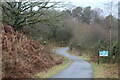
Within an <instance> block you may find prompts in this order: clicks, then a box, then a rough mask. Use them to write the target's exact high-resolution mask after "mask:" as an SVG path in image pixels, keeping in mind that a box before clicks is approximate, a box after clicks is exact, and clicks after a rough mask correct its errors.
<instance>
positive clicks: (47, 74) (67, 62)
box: [33, 48, 72, 78]
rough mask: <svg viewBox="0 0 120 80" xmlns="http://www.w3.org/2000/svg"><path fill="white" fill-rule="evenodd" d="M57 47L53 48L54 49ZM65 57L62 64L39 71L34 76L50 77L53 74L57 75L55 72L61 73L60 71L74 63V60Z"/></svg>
mask: <svg viewBox="0 0 120 80" xmlns="http://www.w3.org/2000/svg"><path fill="white" fill-rule="evenodd" d="M55 49H57V48H55ZM55 49H53V51H54V50H55ZM55 54H56V53H55ZM63 58H64V61H63V62H62V64H60V65H56V66H54V67H52V68H50V69H47V70H46V71H44V72H40V73H37V74H35V75H34V76H33V78H50V77H52V76H53V75H55V74H57V73H59V72H60V71H62V70H64V69H65V68H67V67H68V66H69V65H70V64H71V63H72V61H71V60H69V59H68V58H65V57H63Z"/></svg>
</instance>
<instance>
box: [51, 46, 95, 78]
mask: <svg viewBox="0 0 120 80" xmlns="http://www.w3.org/2000/svg"><path fill="white" fill-rule="evenodd" d="M68 49H69V48H68V47H66V48H59V49H56V50H55V52H56V53H58V54H60V55H63V56H65V57H68V58H69V59H71V60H72V61H73V62H72V64H71V65H70V66H69V67H67V68H66V69H64V70H62V71H61V72H59V73H58V74H56V75H54V76H53V77H52V78H93V69H92V67H91V64H90V63H88V62H86V61H85V60H83V59H81V58H79V57H76V56H72V55H71V54H69V53H68V52H67V50H68Z"/></svg>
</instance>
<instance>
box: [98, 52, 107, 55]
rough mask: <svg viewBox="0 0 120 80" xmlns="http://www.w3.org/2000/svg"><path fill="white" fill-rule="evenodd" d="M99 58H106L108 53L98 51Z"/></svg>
mask: <svg viewBox="0 0 120 80" xmlns="http://www.w3.org/2000/svg"><path fill="white" fill-rule="evenodd" d="M99 56H108V51H99Z"/></svg>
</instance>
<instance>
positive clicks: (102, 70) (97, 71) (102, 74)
mask: <svg viewBox="0 0 120 80" xmlns="http://www.w3.org/2000/svg"><path fill="white" fill-rule="evenodd" d="M68 52H69V53H70V54H71V55H73V56H77V57H80V58H82V59H84V60H86V61H88V62H90V61H89V60H90V59H91V56H92V55H89V54H83V55H80V53H79V52H76V51H70V50H68ZM90 63H91V65H92V68H93V71H94V78H118V64H105V63H100V64H99V65H98V64H97V63H96V62H94V61H92V62H90Z"/></svg>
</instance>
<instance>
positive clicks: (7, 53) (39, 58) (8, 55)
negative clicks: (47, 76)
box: [1, 24, 62, 78]
mask: <svg viewBox="0 0 120 80" xmlns="http://www.w3.org/2000/svg"><path fill="white" fill-rule="evenodd" d="M1 27H4V30H3V33H2V71H3V78H28V77H31V76H32V75H33V74H35V73H37V72H40V71H43V70H45V69H46V68H51V67H53V66H54V65H58V64H60V63H62V59H61V57H59V56H57V59H56V58H55V57H53V56H55V55H53V54H52V55H51V54H50V53H49V52H46V51H45V50H48V47H46V46H43V45H41V44H40V43H38V42H36V41H34V40H32V39H28V38H27V37H25V35H23V34H21V33H18V32H15V31H14V29H13V28H12V27H10V26H8V25H5V24H3V25H2V24H1ZM58 61H59V62H58Z"/></svg>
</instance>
